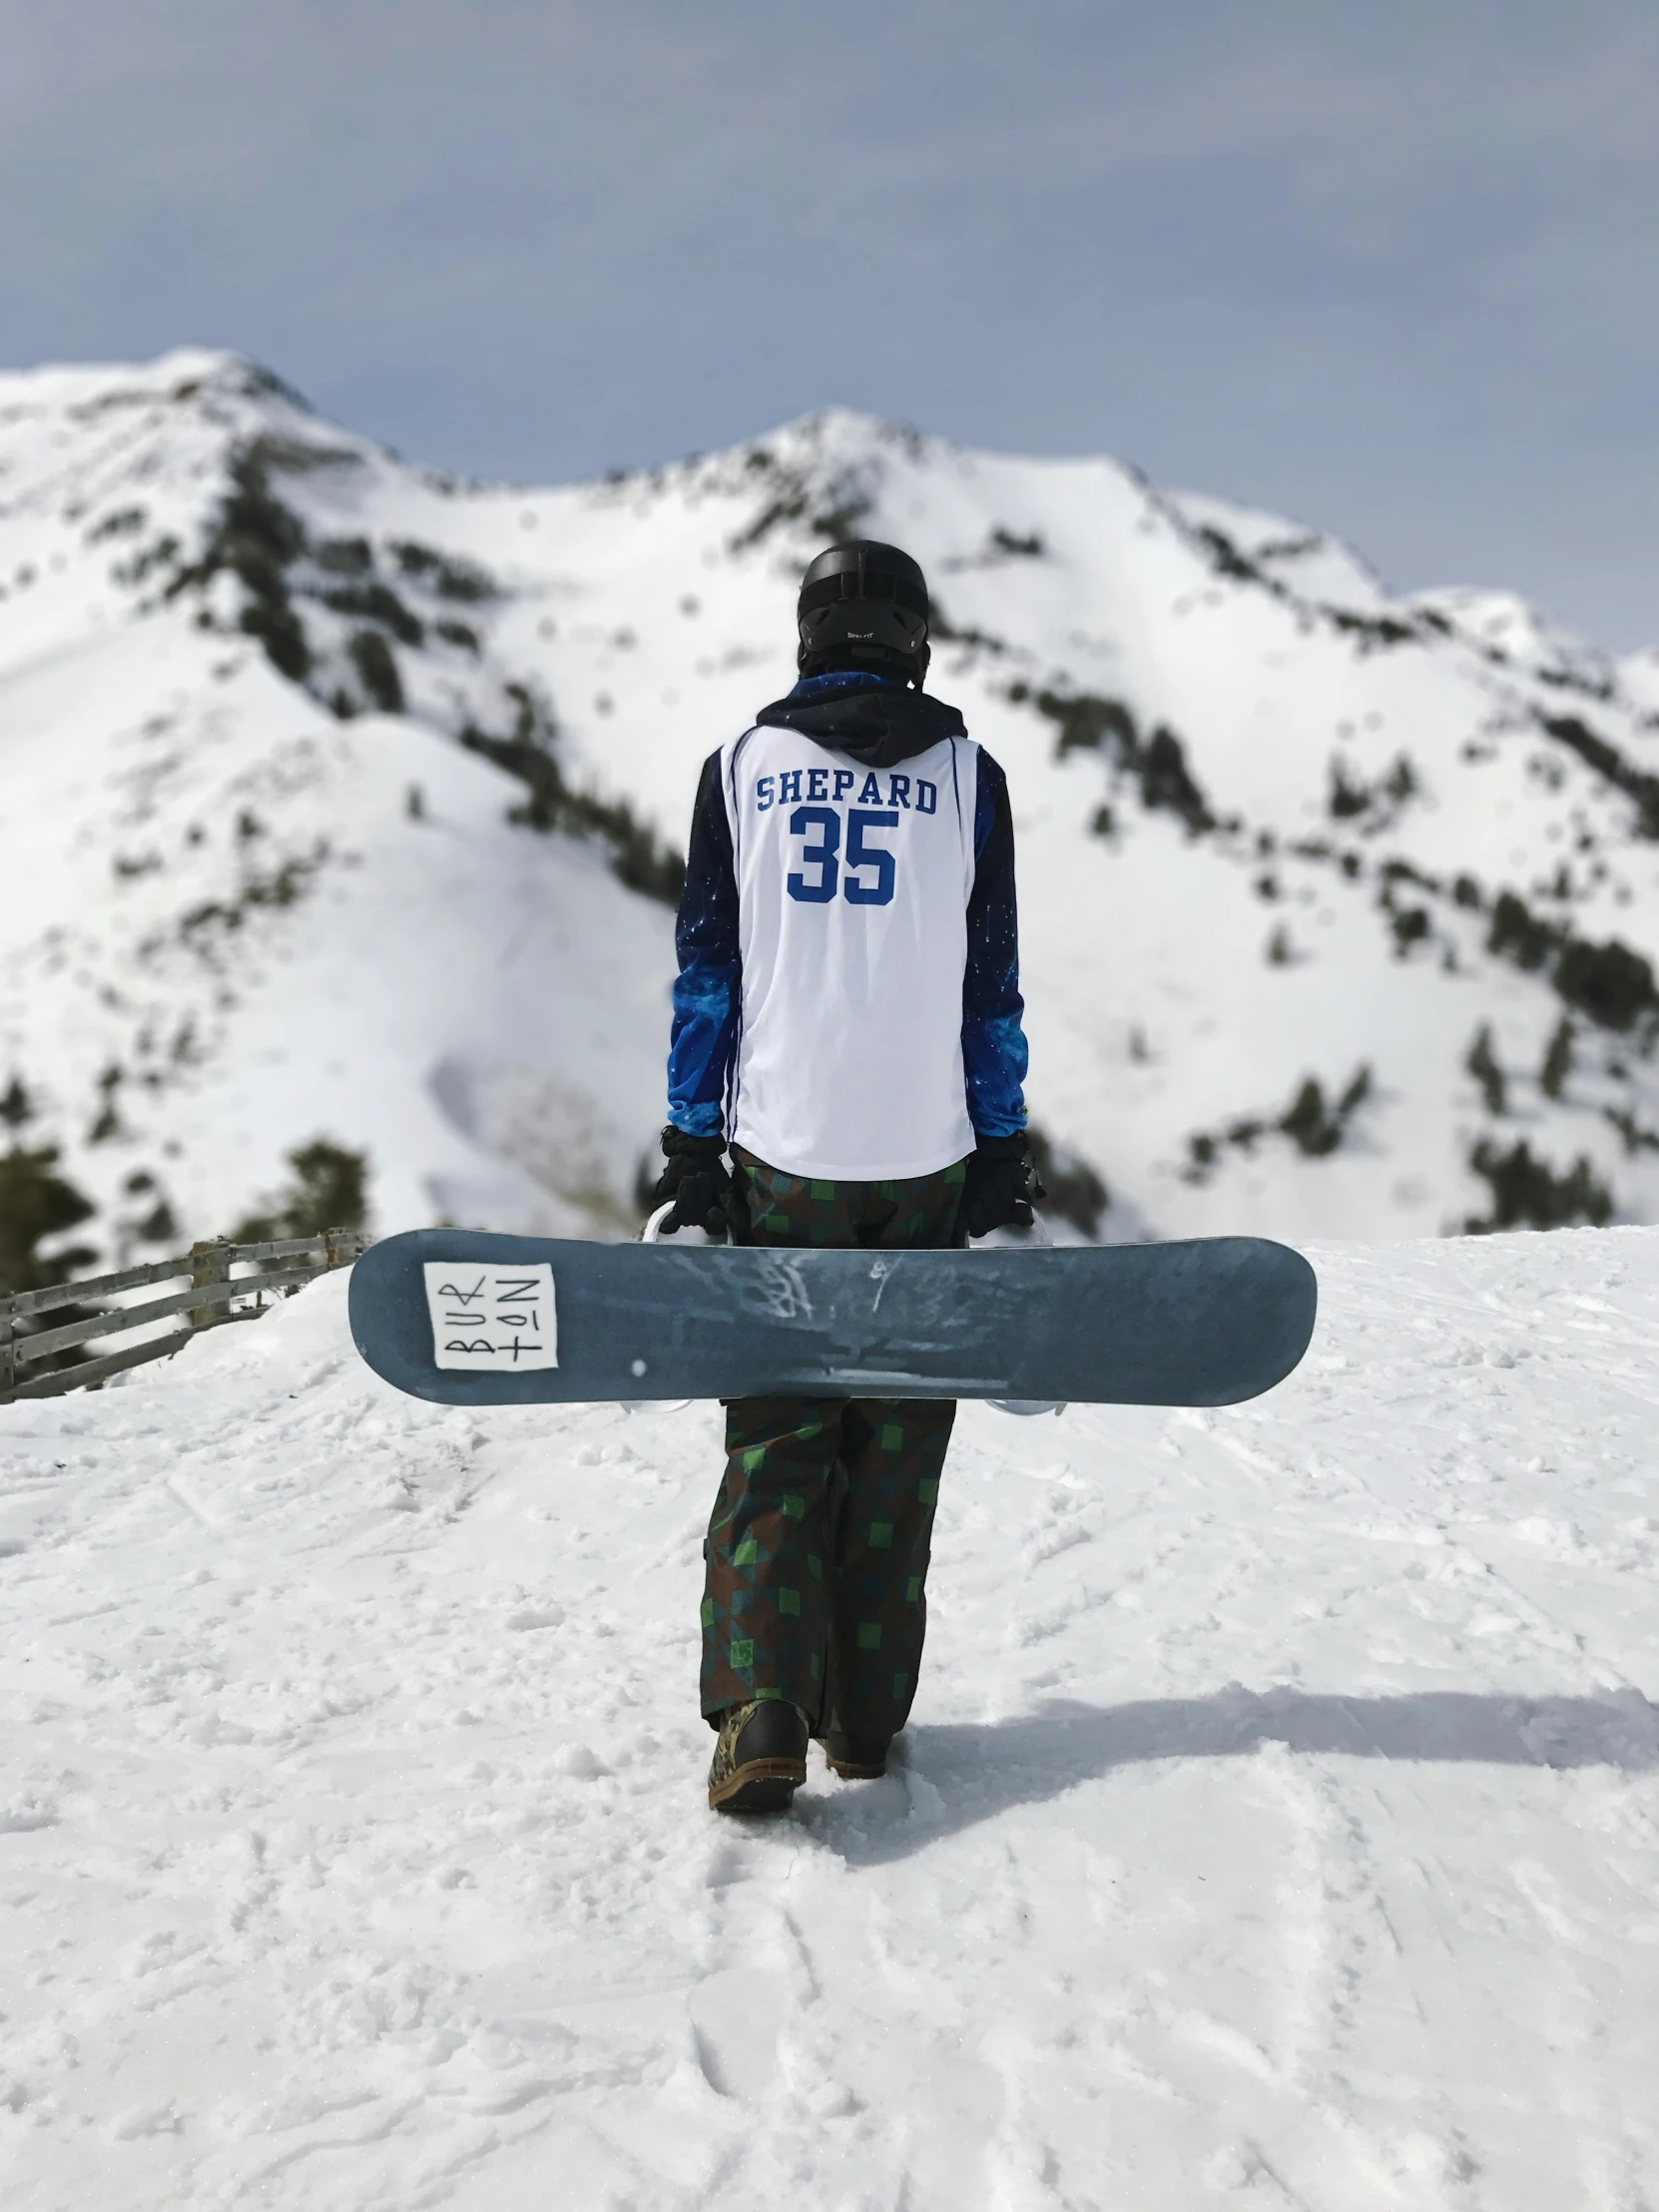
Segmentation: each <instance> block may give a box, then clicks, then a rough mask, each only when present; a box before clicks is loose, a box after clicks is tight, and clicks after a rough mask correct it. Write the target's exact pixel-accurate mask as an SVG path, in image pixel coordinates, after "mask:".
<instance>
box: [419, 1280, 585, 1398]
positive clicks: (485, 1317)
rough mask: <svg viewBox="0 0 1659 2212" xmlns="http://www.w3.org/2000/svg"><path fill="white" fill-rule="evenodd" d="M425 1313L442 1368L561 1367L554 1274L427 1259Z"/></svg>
mask: <svg viewBox="0 0 1659 2212" xmlns="http://www.w3.org/2000/svg"><path fill="white" fill-rule="evenodd" d="M422 1272H423V1273H424V1275H425V1278H426V1311H427V1313H428V1314H429V1315H430V1316H431V1321H432V1360H433V1363H434V1365H435V1366H437V1367H440V1368H461V1369H469V1368H470V1369H478V1370H486V1371H488V1372H490V1373H492V1374H495V1373H506V1374H514V1373H517V1372H520V1371H523V1370H527V1369H532V1368H556V1367H557V1366H558V1364H559V1328H558V1320H557V1316H556V1313H555V1310H554V1304H553V1270H552V1268H551V1267H550V1266H548V1265H547V1264H546V1262H543V1264H542V1265H541V1266H540V1267H531V1266H528V1265H525V1266H522V1267H477V1266H472V1265H468V1264H466V1263H464V1262H463V1263H459V1264H458V1263H457V1262H455V1261H453V1260H442V1261H436V1260H428V1261H426V1262H425V1263H424V1266H423V1270H422Z"/></svg>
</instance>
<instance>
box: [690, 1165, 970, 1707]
mask: <svg viewBox="0 0 1659 2212" xmlns="http://www.w3.org/2000/svg"><path fill="white" fill-rule="evenodd" d="M732 1158H733V1163H734V1169H735V1180H736V1182H737V1185H738V1188H739V1190H740V1191H741V1192H742V1193H743V1194H744V1196H745V1198H746V1199H747V1201H748V1206H749V1219H750V1223H751V1234H752V1236H753V1239H754V1241H755V1243H756V1244H776V1245H833V1246H848V1245H853V1246H856V1245H870V1246H877V1245H885V1246H893V1245H919V1246H928V1247H936V1246H944V1245H949V1244H952V1243H953V1242H954V1241H955V1235H956V1216H957V1213H958V1211H959V1209H960V1205H961V1196H962V1178H963V1164H962V1163H961V1162H960V1161H958V1162H956V1164H955V1165H954V1166H952V1167H948V1168H942V1169H940V1170H939V1172H938V1173H937V1174H935V1175H922V1176H916V1177H913V1178H911V1179H909V1180H907V1181H904V1182H896V1183H848V1182H838V1183H828V1182H810V1181H806V1180H804V1179H803V1178H801V1177H800V1176H793V1175H785V1174H783V1173H781V1172H780V1171H779V1170H778V1169H776V1168H769V1167H767V1166H766V1165H765V1164H764V1163H763V1162H762V1161H759V1160H757V1159H755V1158H753V1156H752V1155H751V1154H749V1153H747V1152H742V1151H738V1150H736V1149H734V1151H733V1155H732ZM955 1417H956V1407H955V1403H954V1401H953V1400H951V1399H948V1398H943V1399H922V1398H871V1399H864V1398H799V1397H746V1398H734V1399H732V1400H731V1401H730V1402H729V1403H728V1405H727V1408H726V1473H725V1476H724V1478H723V1480H722V1482H721V1487H720V1494H719V1496H718V1497H717V1498H716V1500H715V1509H714V1512H713V1514H712V1515H711V1517H710V1521H709V1541H708V1545H707V1551H706V1556H707V1561H708V1565H707V1571H706V1575H705V1581H704V1591H703V1683H702V1688H703V1711H704V1714H705V1715H706V1716H707V1718H708V1720H709V1723H710V1725H711V1727H713V1726H715V1725H716V1724H717V1722H718V1718H719V1716H720V1714H721V1713H723V1712H724V1711H725V1710H726V1708H727V1707H728V1706H731V1705H742V1704H747V1703H748V1701H749V1700H750V1699H752V1698H770V1697H783V1698H789V1699H791V1700H792V1701H793V1702H794V1703H795V1704H797V1705H799V1706H800V1707H801V1709H802V1711H803V1712H805V1713H806V1714H807V1715H808V1717H809V1719H810V1720H811V1722H812V1724H813V1726H814V1729H815V1731H822V1730H823V1729H826V1728H830V1727H834V1728H838V1729H841V1730H843V1731H844V1732H845V1733H846V1734H847V1735H849V1736H896V1735H897V1733H898V1731H899V1730H900V1729H901V1728H902V1727H903V1726H904V1722H905V1719H906V1717H907V1716H908V1714H909V1710H910V1701H911V1699H912V1698H913V1697H914V1696H915V1689H916V1674H917V1670H918V1669H919V1667H920V1664H921V1644H922V1636H923V1633H924V1632H925V1629H926V1624H927V1601H926V1595H925V1586H926V1581H927V1559H928V1550H929V1545H930V1542H931V1539H932V1533H933V1508H934V1505H935V1503H936V1501H937V1498H938V1494H939V1471H940V1469H941V1468H942V1466H943V1465H944V1453H945V1446H946V1444H948V1442H949V1441H950V1428H951V1423H952V1422H953V1421H954V1419H955Z"/></svg>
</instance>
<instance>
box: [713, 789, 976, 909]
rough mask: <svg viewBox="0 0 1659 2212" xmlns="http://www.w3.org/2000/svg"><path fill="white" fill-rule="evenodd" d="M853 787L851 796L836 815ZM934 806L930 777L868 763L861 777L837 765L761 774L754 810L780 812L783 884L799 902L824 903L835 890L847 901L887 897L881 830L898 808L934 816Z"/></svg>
mask: <svg viewBox="0 0 1659 2212" xmlns="http://www.w3.org/2000/svg"><path fill="white" fill-rule="evenodd" d="M854 786H857V787H858V790H857V797H856V800H855V802H854V803H853V804H852V805H850V806H847V807H846V812H845V814H844V816H843V815H842V812H841V808H842V806H843V805H845V803H846V802H847V801H848V800H851V799H852V796H853V787H854ZM883 786H884V787H885V788H884V789H883ZM938 805H939V793H938V786H937V785H936V784H931V783H929V782H928V781H927V779H926V778H925V777H919V776H902V775H899V774H897V773H896V772H893V771H889V772H888V773H887V774H886V775H885V776H884V777H882V776H878V775H877V774H876V773H875V772H874V770H865V771H864V772H863V773H862V775H861V776H860V775H859V774H857V773H855V772H854V771H852V770H850V769H843V768H835V769H830V768H811V769H790V770H787V771H785V773H784V774H782V775H780V776H763V777H760V778H759V779H758V780H757V782H756V786H755V811H756V813H757V814H762V815H764V814H769V813H770V812H771V811H772V810H773V809H774V808H775V807H776V808H779V809H782V810H785V811H786V813H787V819H788V827H789V834H790V838H791V851H792V857H793V858H794V859H795V861H796V862H797V864H796V865H794V866H792V867H791V869H790V871H789V873H788V874H787V875H786V877H785V880H784V888H785V889H786V890H787V891H788V892H789V894H790V896H791V898H793V899H797V900H799V901H800V903H801V904H802V905H804V906H825V905H828V904H829V903H830V900H831V899H832V898H835V897H837V896H839V897H841V898H844V899H845V900H846V902H847V904H848V905H851V906H885V905H888V904H890V903H891V900H892V895H893V888H894V885H895V883H896V880H897V861H896V859H895V857H894V855H893V852H892V850H891V848H890V846H889V845H888V844H887V842H886V841H885V838H884V836H883V834H882V833H883V831H891V830H896V829H897V828H898V825H899V816H900V810H902V811H903V812H905V813H909V812H911V811H913V812H914V813H916V814H918V815H933V814H937V812H938Z"/></svg>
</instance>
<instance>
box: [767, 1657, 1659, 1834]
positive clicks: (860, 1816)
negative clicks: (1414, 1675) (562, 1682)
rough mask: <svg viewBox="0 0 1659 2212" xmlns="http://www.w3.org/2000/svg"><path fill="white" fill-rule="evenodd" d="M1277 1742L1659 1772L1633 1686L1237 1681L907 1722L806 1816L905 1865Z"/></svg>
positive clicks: (1385, 1754)
mask: <svg viewBox="0 0 1659 2212" xmlns="http://www.w3.org/2000/svg"><path fill="white" fill-rule="evenodd" d="M1269 1744H1282V1745H1284V1746H1285V1747H1286V1749H1288V1750H1289V1751H1292V1752H1304V1753H1308V1752H1313V1753H1340V1754H1343V1755H1345V1756H1347V1757H1349V1758H1355V1759H1388V1760H1400V1761H1416V1762H1453V1763H1457V1764H1469V1765H1489V1766H1512V1767H1547V1768H1557V1769H1560V1768H1569V1767H1617V1768H1623V1769H1625V1770H1627V1771H1631V1772H1644V1771H1653V1770H1659V1708H1655V1707H1654V1706H1652V1705H1650V1704H1649V1703H1648V1701H1647V1700H1646V1698H1644V1697H1643V1696H1642V1695H1641V1693H1640V1692H1639V1691H1637V1690H1633V1689H1632V1690H1622V1691H1615V1692H1610V1693H1608V1694H1607V1695H1605V1696H1602V1697H1532V1698H1529V1697H1497V1696H1487V1697H1479V1696H1475V1695H1473V1694H1471V1693H1469V1692H1466V1691H1460V1690H1424V1691H1418V1692H1416V1693H1414V1694H1410V1695H1404V1696H1398V1697H1332V1696H1318V1695H1312V1694H1310V1693H1308V1692H1306V1691H1302V1690H1290V1689H1278V1690H1267V1691H1263V1692H1260V1693H1258V1692H1254V1691H1250V1690H1242V1689H1236V1688H1235V1689H1227V1690H1222V1691H1218V1692H1217V1693H1216V1695H1214V1696H1213V1697H1201V1698H1148V1699H1146V1700H1144V1701H1142V1702H1140V1703H1137V1704H1133V1705H1112V1706H1105V1707H1101V1706H1092V1705H1077V1704H1071V1703H1055V1704H1050V1705H1046V1706H1043V1707H1041V1708H1040V1709H1039V1710H1038V1711H1037V1712H1035V1713H1030V1714H1025V1715H1022V1716H1021V1717H1019V1718H1017V1719H1013V1720H1006V1721H987V1722H983V1723H970V1724H965V1723H954V1724H943V1725H937V1726H928V1725H926V1724H923V1725H922V1726H920V1727H914V1728H911V1729H910V1730H909V1731H908V1733H907V1734H906V1736H905V1737H904V1739H903V1756H902V1761H901V1764H900V1766H899V1770H898V1772H897V1773H895V1774H894V1775H892V1776H889V1778H888V1780H887V1781H886V1782H884V1783H877V1784H873V1785H863V1786H861V1787H855V1788H852V1789H846V1790H837V1791H836V1792H835V1793H834V1795H833V1796H832V1797H830V1798H829V1799H828V1800H826V1799H817V1800H816V1802H815V1801H813V1800H808V1801H804V1802H803V1803H802V1805H801V1807H800V1815H801V1817H802V1819H803V1821H804V1824H805V1825H806V1826H807V1827H808V1829H809V1830H810V1831H811V1833H812V1834H813V1835H815V1836H816V1837H817V1838H818V1839H819V1840H820V1841H821V1842H823V1843H825V1844H828V1845H829V1846H830V1848H831V1849H833V1850H835V1851H837V1852H839V1853H840V1854H841V1855H842V1857H844V1858H846V1859H848V1860H854V1861H857V1860H881V1859H897V1858H903V1857H906V1856H907V1855H908V1854H909V1853H911V1852H914V1851H919V1850H922V1849H923V1848H924V1847H925V1846H926V1845H928V1844H930V1843H932V1842H933V1841H934V1840H935V1839H936V1838H938V1837H940V1836H948V1835H953V1834H955V1833H956V1832H957V1831H959V1830H961V1829H965V1828H971V1827H973V1826H975V1825H976V1824H977V1823H978V1822H980V1821H986V1820H991V1819H994V1818H995V1816H996V1815H997V1814H998V1813H1004V1812H1007V1811H1009V1810H1011V1809H1012V1808H1013V1807H1015V1806H1020V1805H1041V1804H1045V1803H1047V1801H1048V1800H1050V1799H1051V1798H1057V1797H1061V1796H1063V1795H1064V1794H1065V1792H1066V1791H1068V1790H1072V1789H1076V1788H1077V1787H1078V1785H1079V1784H1081V1783H1085V1782H1093V1781H1096V1780H1098V1779H1099V1778H1100V1777H1101V1776H1103V1775H1107V1774H1110V1773H1111V1772H1112V1771H1113V1769H1114V1768H1117V1767H1129V1766H1140V1765H1145V1764H1146V1763H1147V1762H1149V1761H1151V1760H1156V1759H1236V1758H1243V1757H1247V1756H1248V1755H1249V1754H1250V1753H1252V1752H1255V1751H1259V1750H1261V1749H1262V1748H1263V1747H1264V1746H1266V1745H1269ZM815 1778H816V1777H815ZM917 1784H920V1785H924V1787H921V1788H917V1787H916V1785H917Z"/></svg>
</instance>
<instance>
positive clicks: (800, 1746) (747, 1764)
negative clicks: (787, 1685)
mask: <svg viewBox="0 0 1659 2212" xmlns="http://www.w3.org/2000/svg"><path fill="white" fill-rule="evenodd" d="M806 1779H807V1721H806V1716H805V1715H804V1714H803V1713H802V1712H801V1710H800V1708H799V1707H798V1706H794V1705H791V1704H790V1702H789V1701H788V1699H787V1698H781V1697H769V1698H762V1699H761V1700H759V1702H757V1703H755V1704H751V1705H729V1706H728V1707H727V1709H726V1711H725V1712H724V1713H723V1714H722V1715H721V1719H720V1734H719V1736H718V1737H717V1738H716V1740H715V1757H714V1764H713V1765H712V1766H711V1767H710V1769H709V1804H710V1807H711V1808H712V1809H713V1810H714V1811H715V1812H717V1813H787V1812H788V1811H789V1809H790V1804H791V1801H792V1800H793V1798H794V1796H795V1793H796V1791H797V1790H798V1789H799V1788H800V1787H801V1785H802V1783H803V1782H805V1781H806Z"/></svg>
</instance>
